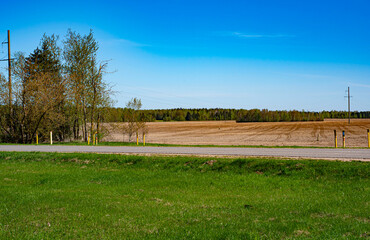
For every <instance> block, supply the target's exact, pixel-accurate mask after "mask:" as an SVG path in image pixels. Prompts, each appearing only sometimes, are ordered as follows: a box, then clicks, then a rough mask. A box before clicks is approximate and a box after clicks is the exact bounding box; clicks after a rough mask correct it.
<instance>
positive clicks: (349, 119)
mask: <svg viewBox="0 0 370 240" xmlns="http://www.w3.org/2000/svg"><path fill="white" fill-rule="evenodd" d="M346 92H347V93H348V95H347V96H344V97H345V98H348V124H350V123H351V97H352V96H351V94H350V93H349V87H348V90H346Z"/></svg>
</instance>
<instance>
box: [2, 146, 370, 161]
mask: <svg viewBox="0 0 370 240" xmlns="http://www.w3.org/2000/svg"><path fill="white" fill-rule="evenodd" d="M0 151H7V152H15V151H16V152H83V153H120V154H164V155H206V156H207V155H211V156H214V155H219V156H243V157H247V156H266V157H288V158H289V157H292V158H309V159H340V160H363V161H370V149H339V148H337V149H326V148H226V147H116V146H115V147H110V146H68V145H52V146H51V145H0Z"/></svg>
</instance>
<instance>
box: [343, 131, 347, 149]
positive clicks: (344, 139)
mask: <svg viewBox="0 0 370 240" xmlns="http://www.w3.org/2000/svg"><path fill="white" fill-rule="evenodd" d="M342 134H343V148H345V147H346V133H345V132H344V131H343V132H342Z"/></svg>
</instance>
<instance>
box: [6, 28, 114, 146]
mask: <svg viewBox="0 0 370 240" xmlns="http://www.w3.org/2000/svg"><path fill="white" fill-rule="evenodd" d="M58 39H59V38H58V36H55V35H51V36H47V35H44V36H43V37H42V39H41V43H40V46H39V47H37V48H36V49H35V50H34V51H33V52H32V53H31V54H29V55H28V56H26V55H25V54H24V53H16V54H15V55H14V58H15V59H14V60H13V61H12V68H11V70H12V72H11V73H12V89H11V92H10V94H9V88H8V80H7V78H6V77H5V76H4V75H3V74H1V75H0V140H1V141H2V142H15V143H31V142H33V141H34V140H35V136H36V134H37V135H38V136H39V139H40V140H41V141H42V140H44V139H46V138H47V136H48V133H49V132H50V131H52V132H53V135H54V136H55V138H56V140H59V141H64V140H68V139H69V140H85V141H87V137H88V136H89V135H92V134H93V133H95V132H100V125H99V124H100V123H101V122H102V121H104V116H105V114H104V113H103V112H104V111H105V110H106V109H108V107H111V106H112V105H111V103H112V101H111V98H110V95H111V90H110V87H109V86H108V84H107V83H106V82H105V81H104V80H103V76H104V74H105V73H106V71H105V70H106V67H107V63H106V62H99V61H98V60H97V51H98V49H99V46H98V43H97V42H96V40H95V39H94V36H93V32H92V31H90V33H89V34H87V35H81V34H79V33H76V32H73V31H71V30H68V32H67V35H66V37H65V39H64V40H63V41H62V44H61V45H62V46H60V45H59V40H58Z"/></svg>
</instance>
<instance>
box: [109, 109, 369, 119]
mask: <svg viewBox="0 0 370 240" xmlns="http://www.w3.org/2000/svg"><path fill="white" fill-rule="evenodd" d="M127 112H129V109H127V108H109V109H107V113H109V114H107V118H106V120H107V121H108V122H125V121H127V116H129V115H127ZM137 114H138V115H140V118H141V119H145V121H148V122H154V121H212V120H235V121H237V122H291V121H322V120H324V119H325V118H327V119H328V118H332V119H336V118H339V119H344V118H348V112H345V111H321V112H312V111H304V110H302V111H297V110H291V111H270V110H267V109H262V110H259V109H250V110H246V109H223V108H212V109H206V108H201V109H183V108H177V109H153V110H139V111H138V113H137ZM351 118H370V111H363V112H351Z"/></svg>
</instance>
